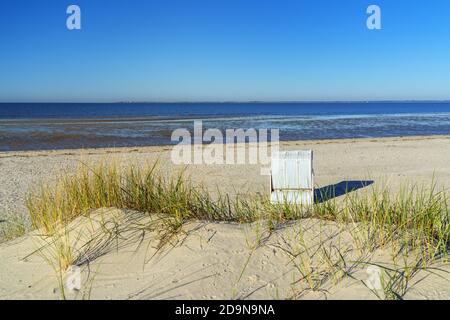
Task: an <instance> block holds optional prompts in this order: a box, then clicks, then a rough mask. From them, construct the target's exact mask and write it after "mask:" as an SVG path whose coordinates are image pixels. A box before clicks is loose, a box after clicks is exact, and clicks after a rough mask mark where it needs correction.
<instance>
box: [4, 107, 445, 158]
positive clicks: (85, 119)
mask: <svg viewBox="0 0 450 320" xmlns="http://www.w3.org/2000/svg"><path fill="white" fill-rule="evenodd" d="M195 119H202V120H203V128H204V129H205V130H206V129H208V128H218V129H220V130H222V131H224V130H226V129H237V128H242V129H249V128H255V129H261V128H268V129H270V128H278V129H279V130H280V138H281V140H304V139H340V138H362V137H390V136H412V135H439V134H450V103H447V102H445V103H444V102H442V103H440V102H429V103H428V102H427V103H425V102H423V103H387V102H385V103H374V102H371V103H179V104H157V103H154V104H149V103H146V104H144V103H143V104H138V103H136V104H119V103H117V104H0V151H8V150H38V149H63V148H82V147H84V148H86V147H113V146H116V147H117V146H143V145H167V144H171V143H172V142H171V140H170V137H171V133H172V131H173V130H175V129H177V128H186V129H188V130H192V128H193V121H194V120H195Z"/></svg>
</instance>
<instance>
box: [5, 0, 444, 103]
mask: <svg viewBox="0 0 450 320" xmlns="http://www.w3.org/2000/svg"><path fill="white" fill-rule="evenodd" d="M70 4H77V5H79V6H80V8H81V20H82V29H81V30H76V31H69V30H67V28H66V18H67V16H68V15H67V14H66V8H67V6H68V5H70ZM370 4H377V5H379V6H380V7H381V10H382V30H376V31H373V30H372V31H371V30H368V29H367V28H366V19H367V17H368V15H367V14H366V9H367V7H368V5H370ZM0 35H1V39H0V101H3V102H16V101H22V102H33V101H35V102H45V101H51V102H55V101H59V102H65V101H73V102H82V101H93V102H109V101H230V100H232V101H249V100H262V101H277V100H283V101H286V100H296V101H299V100H388V99H389V100H391V99H394V100H395V99H400V100H401V99H420V100H430V99H450V1H448V0H433V1H429V0H428V1H425V0H409V1H407V0H386V1H381V0H373V1H365V0H341V1H330V0H295V1H286V0H270V1H269V0H258V1H252V0H239V1H237V0H159V1H144V0H133V1H124V0H123V1H114V0H109V1H106V0H72V1H63V0H58V1H54V0H39V1H31V0H29V1H24V0H2V1H1V2H0Z"/></svg>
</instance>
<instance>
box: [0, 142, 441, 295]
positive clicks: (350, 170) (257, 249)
mask: <svg viewBox="0 0 450 320" xmlns="http://www.w3.org/2000/svg"><path fill="white" fill-rule="evenodd" d="M280 149H281V150H295V149H312V150H313V151H314V171H315V183H316V187H317V188H322V187H326V186H330V185H336V184H338V183H340V182H343V181H373V184H372V185H371V186H370V188H372V187H383V186H389V187H390V189H391V190H392V192H396V191H397V190H399V189H400V187H401V186H402V185H404V184H405V183H414V184H418V185H425V186H429V185H431V183H432V182H435V183H436V185H437V186H438V188H449V187H450V166H449V163H450V136H432V137H408V138H377V139H352V140H321V141H295V142H284V143H281V146H280ZM170 150H171V148H170V147H139V148H117V149H84V150H60V151H42V152H41V151H32V152H3V153H0V172H1V174H0V221H2V223H6V222H5V221H8V220H10V219H11V218H12V217H13V216H18V215H19V216H22V217H24V218H25V219H28V217H27V209H26V208H25V206H24V199H25V197H26V196H27V194H28V193H29V191H30V190H32V189H33V187H35V186H36V185H37V184H38V183H39V182H41V181H47V182H48V183H50V184H51V183H52V182H54V181H55V178H56V176H57V175H58V174H61V173H64V172H70V171H71V170H72V169H73V168H74V167H75V166H76V165H77V164H79V162H80V161H84V162H89V163H90V162H96V161H100V160H105V159H112V158H114V159H118V160H120V161H122V162H125V163H127V162H128V163H132V162H133V163H143V162H145V161H150V162H152V161H158V162H159V163H160V166H161V167H162V168H163V169H164V170H165V171H166V172H167V173H174V172H179V171H180V170H182V169H183V168H184V167H183V166H180V165H174V164H172V162H171V160H170ZM185 169H186V174H187V176H189V177H190V178H191V179H192V181H193V183H194V184H202V185H204V186H205V187H206V188H207V189H208V190H210V192H211V193H212V194H214V193H217V192H218V191H217V190H219V191H220V193H223V194H225V193H227V194H232V195H235V194H237V193H239V194H256V193H259V194H263V195H268V192H269V180H268V179H269V178H268V177H267V176H262V175H261V174H260V166H259V165H189V166H187V167H186V168H185ZM364 189H365V188H362V189H361V190H359V191H357V192H363V191H364ZM130 217H133V219H131V218H130ZM105 219H106V220H108V219H111V220H112V221H115V222H117V225H120V226H127V225H128V226H129V225H130V224H135V223H136V221H145V219H148V218H147V217H144V216H141V214H140V213H137V212H131V213H130V212H128V211H125V210H115V209H105V210H100V212H96V213H95V215H93V218H92V220H89V221H86V219H85V218H79V219H77V220H75V221H74V222H73V228H74V229H79V230H85V231H83V232H85V233H83V237H86V239H88V238H89V239H90V238H92V236H93V235H95V234H97V233H98V232H99V230H100V229H101V228H100V227H99V225H98V223H97V222H98V221H100V220H101V221H104V220H105ZM26 221H28V220H26ZM27 223H29V221H28V222H27ZM300 229H302V230H307V231H305V232H304V235H303V236H304V237H306V238H307V239H309V240H308V241H310V243H311V248H314V246H315V240H314V239H317V235H318V234H321V237H322V235H323V237H325V238H327V240H326V241H327V243H329V245H330V247H331V246H333V245H335V244H336V243H338V242H339V243H341V242H342V243H344V244H347V245H348V246H349V249H348V254H349V259H350V257H352V258H355V256H353V255H355V254H356V249H355V248H351V247H352V244H351V243H352V241H351V239H352V236H351V234H350V233H349V232H348V231H347V230H346V229H345V228H342V226H340V225H338V224H336V223H334V222H331V221H329V222H327V221H319V220H315V219H303V220H300V221H297V222H290V223H287V224H285V225H282V226H279V227H277V228H276V230H275V231H274V232H273V233H271V234H266V233H265V232H264V231H258V230H259V228H258V225H257V223H253V224H242V225H239V224H226V223H217V222H189V223H188V224H186V225H185V226H184V227H183V230H184V231H183V235H182V236H180V237H178V238H177V240H176V244H175V245H174V246H173V247H172V248H171V249H170V250H168V249H167V250H166V249H164V250H162V251H159V250H158V249H157V248H155V247H154V246H153V245H152V244H153V242H152V235H151V233H149V234H146V235H144V236H143V237H142V238H140V237H139V236H137V235H134V234H127V233H126V232H129V230H128V229H127V230H125V231H124V232H125V235H126V236H123V237H120V240H119V241H118V242H117V243H116V245H111V244H109V243H103V244H99V246H100V247H101V248H102V250H103V251H101V252H100V253H98V252H91V254H93V255H98V258H96V259H92V261H91V263H89V264H88V265H87V264H82V263H81V265H82V268H83V271H82V274H83V279H86V278H88V276H87V275H88V274H90V273H92V274H96V276H95V278H94V280H92V285H91V290H90V291H89V294H90V296H89V297H90V298H94V299H168V298H173V299H258V298H266V299H278V298H279V299H286V298H306V299H315V298H320V299H325V298H326V299H348V298H349V299H376V298H377V297H376V295H374V293H373V292H372V291H371V290H369V289H368V288H367V287H366V286H365V285H363V284H362V283H361V281H363V280H364V279H366V278H367V274H366V271H365V268H359V269H358V270H355V273H354V274H353V276H354V279H350V278H345V279H344V280H342V281H340V282H339V284H338V285H336V286H331V285H329V286H328V287H327V286H325V287H324V289H323V290H319V291H310V290H306V289H305V290H304V288H300V289H299V290H295V292H297V293H296V294H293V291H294V290H293V287H295V286H296V284H295V283H296V282H295V281H293V279H295V278H296V273H295V272H296V267H295V264H293V261H292V257H290V256H289V255H287V254H286V251H287V250H286V248H291V250H294V251H295V248H293V246H295V245H294V244H295V237H296V234H298V233H299V230H300ZM260 233H261V234H260ZM83 237H81V238H82V239H81V240H80V241H79V243H78V244H79V245H81V244H82V243H83V242H86V241H88V240H86V239H85V238H83ZM136 237H137V238H136ZM256 238H258V239H263V241H262V242H263V244H261V241H259V242H258V243H259V244H258V245H252V243H254V242H255V239H256ZM138 239H139V240H138ZM39 241H40V240H37V234H36V231H34V232H32V233H29V234H27V235H25V236H23V237H21V238H19V239H15V240H13V241H11V242H7V243H3V244H1V245H0V257H1V259H0V298H1V299H16V298H26V299H34V298H43V299H58V298H60V296H61V295H60V289H58V283H57V281H56V279H55V275H54V273H53V270H52V268H51V267H50V266H49V265H48V264H46V263H45V259H43V257H42V255H39V254H34V255H33V254H32V253H33V252H34V251H36V245H37V243H38V244H39ZM139 243H140V244H141V245H140V246H139V245H138V244H139ZM110 245H111V247H110ZM96 248H98V247H96ZM388 249H389V248H383V249H379V250H376V251H375V252H373V253H372V254H371V256H370V257H369V258H368V259H369V260H370V261H376V262H377V263H381V262H383V261H388V260H389V259H390V253H388V251H389V250H388ZM93 250H94V249H93ZM96 250H97V249H96ZM94 251H95V250H94ZM30 254H32V255H30ZM149 257H152V259H149ZM439 267H440V269H442V270H444V272H442V271H439V272H440V273H439V272H437V273H436V274H429V273H426V272H423V273H419V274H418V275H417V276H416V277H415V279H414V282H417V286H412V289H411V290H410V291H408V293H407V294H406V295H405V298H410V299H416V298H418V299H450V285H449V283H450V282H449V281H450V277H449V275H448V274H446V273H445V270H446V271H447V272H450V268H449V266H448V264H444V265H442V264H440V265H439ZM297 276H298V275H297ZM90 279H92V277H91V278H90ZM419 279H425V280H424V281H418V280H419ZM331 282H333V281H331ZM327 285H328V284H327ZM298 292H301V293H302V294H300V295H298ZM71 294H73V293H71ZM70 297H72V296H71V295H70V294H69V298H70ZM77 297H78V298H79V295H78V296H77Z"/></svg>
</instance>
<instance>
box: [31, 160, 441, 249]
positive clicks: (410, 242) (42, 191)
mask: <svg viewBox="0 0 450 320" xmlns="http://www.w3.org/2000/svg"><path fill="white" fill-rule="evenodd" d="M186 181H187V179H186V178H185V177H184V175H183V173H180V174H178V175H176V176H174V177H173V176H172V177H171V176H164V174H162V173H161V172H160V171H159V170H158V166H157V164H155V163H153V164H150V165H147V166H144V167H140V166H136V165H129V166H126V167H124V166H122V165H121V164H119V163H117V162H110V163H106V162H102V163H99V164H96V165H93V166H91V165H88V164H84V163H83V164H80V166H79V167H78V168H77V170H76V172H75V174H72V175H63V176H61V177H60V178H59V179H58V182H57V183H56V185H53V186H48V185H45V184H43V185H41V186H39V188H38V189H36V190H35V192H33V193H31V194H30V195H29V197H28V198H27V200H26V204H27V207H28V210H29V213H30V218H31V222H32V225H33V227H34V228H36V229H39V230H40V231H41V232H42V233H43V234H46V235H51V234H53V233H55V232H56V231H57V230H58V229H59V228H60V227H61V226H64V225H67V224H68V223H69V222H70V221H72V220H73V219H74V218H76V217H78V216H80V215H87V214H89V212H90V211H91V210H94V209H99V208H105V207H106V208H109V207H114V208H119V209H131V210H136V211H140V212H144V213H147V214H150V215H151V214H164V215H166V216H168V217H170V218H171V221H172V223H171V224H170V226H168V227H171V228H174V230H176V229H178V228H179V227H181V225H182V224H183V223H184V222H186V221H188V220H193V219H195V220H207V221H229V222H231V221H234V222H239V223H245V222H254V221H256V220H261V219H263V220H266V221H267V222H268V224H269V225H270V226H272V227H273V226H274V225H276V224H277V223H279V222H283V221H286V220H294V219H299V218H319V219H323V220H331V221H336V222H341V223H357V224H360V225H364V226H365V227H366V228H365V230H368V232H370V235H367V236H371V237H372V238H373V243H374V244H376V245H378V246H383V245H385V244H386V243H388V242H390V241H392V240H394V239H397V240H402V241H403V244H404V245H405V246H408V247H411V248H418V247H422V248H424V249H426V252H427V253H428V255H429V256H435V255H439V254H445V253H446V252H447V249H448V246H449V243H450V209H449V203H448V201H449V194H448V192H446V191H436V190H435V188H434V187H433V186H432V187H431V188H428V189H425V188H419V187H417V186H409V187H408V186H405V187H403V188H402V189H401V190H400V192H398V193H397V194H393V193H392V192H390V190H389V189H384V190H381V191H380V190H377V189H375V188H371V189H370V191H368V192H365V193H348V194H347V195H345V196H344V197H343V198H342V199H339V200H336V198H334V199H331V200H328V201H325V202H321V203H316V204H314V205H313V206H309V207H301V206H294V205H289V204H282V205H273V204H271V203H270V202H269V201H268V200H266V199H265V198H263V197H251V198H249V197H239V196H236V197H235V198H233V199H231V198H230V197H229V196H228V195H225V196H224V195H219V196H218V197H217V198H216V199H212V197H211V195H210V193H209V192H208V191H207V190H206V189H204V188H202V187H194V186H192V185H190V184H189V183H188V182H186Z"/></svg>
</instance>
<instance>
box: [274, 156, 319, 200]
mask: <svg viewBox="0 0 450 320" xmlns="http://www.w3.org/2000/svg"><path fill="white" fill-rule="evenodd" d="M270 191H271V195H270V200H271V202H272V203H289V204H301V205H312V204H313V203H314V170H313V152H312V150H298V151H283V152H277V153H275V154H273V155H272V164H271V179H270Z"/></svg>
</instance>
